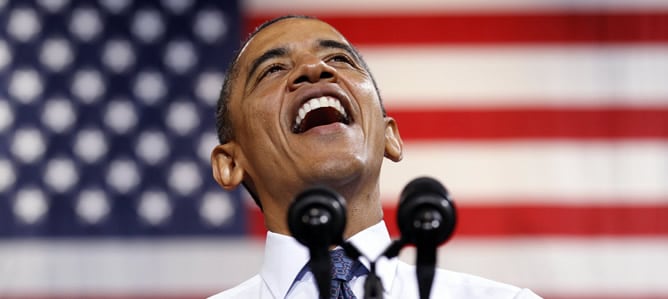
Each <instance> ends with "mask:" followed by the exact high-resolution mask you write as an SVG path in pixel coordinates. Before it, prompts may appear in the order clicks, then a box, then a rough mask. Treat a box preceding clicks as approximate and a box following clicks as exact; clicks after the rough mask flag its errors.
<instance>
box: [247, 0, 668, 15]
mask: <svg viewBox="0 0 668 299" xmlns="http://www.w3.org/2000/svg"><path fill="white" fill-rule="evenodd" d="M243 4H244V5H245V10H246V11H248V12H251V13H257V14H260V13H262V14H287V13H300V12H301V13H311V14H318V15H327V14H333V13H345V14H347V15H351V14H379V13H388V12H394V13H426V12H433V11H444V12H457V11H471V10H474V11H475V12H484V11H500V12H502V11H520V10H548V9H549V10H554V9H562V10H563V9H568V10H600V9H607V10H624V11H629V10H636V9H656V8H666V7H668V2H666V1H663V0H634V1H628V0H588V1H583V0H541V1H535V0H448V1H443V0H412V1H401V0H394V1H391V0H365V1H359V0H338V1H310V0H285V1H275V0H248V1H244V2H243Z"/></svg>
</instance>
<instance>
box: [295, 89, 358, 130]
mask: <svg viewBox="0 0 668 299" xmlns="http://www.w3.org/2000/svg"><path fill="white" fill-rule="evenodd" d="M324 107H332V108H334V109H336V110H338V111H339V113H341V115H343V117H348V115H347V114H346V110H345V109H343V106H341V102H339V100H338V99H336V98H332V97H326V96H323V97H319V98H312V99H310V100H308V101H306V103H304V104H303V105H302V106H301V107H300V108H299V113H298V114H297V118H296V119H295V124H296V125H297V126H299V125H300V124H301V123H302V120H304V117H305V116H306V114H308V113H309V112H311V111H313V110H315V109H318V108H324Z"/></svg>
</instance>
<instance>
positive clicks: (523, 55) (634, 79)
mask: <svg viewBox="0 0 668 299" xmlns="http://www.w3.org/2000/svg"><path fill="white" fill-rule="evenodd" d="M360 52H361V53H362V55H363V56H364V58H365V60H366V61H367V63H368V64H369V68H370V69H371V71H372V73H373V74H374V76H375V78H376V80H377V83H378V86H379V87H380V91H381V94H382V96H383V98H384V100H385V102H386V105H387V106H388V107H415V106H430V107H431V106H506V107H507V106H520V105H538V106H591V105H629V106H642V105H664V106H665V105H668V84H666V82H665V78H668V45H667V46H614V47H612V46H611V47H603V48H602V47H592V46H568V47H566V46H564V47H547V46H525V47H502V46H498V47H497V46H495V47H445V46H443V47H367V48H361V49H360Z"/></svg>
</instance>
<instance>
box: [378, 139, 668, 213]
mask: <svg viewBox="0 0 668 299" xmlns="http://www.w3.org/2000/svg"><path fill="white" fill-rule="evenodd" d="M423 175H427V176H432V177H435V178H437V179H439V180H440V181H441V182H442V183H443V184H444V185H445V186H446V187H447V188H448V189H449V190H450V192H451V194H452V195H453V197H454V198H455V200H458V201H462V202H467V203H484V202H495V201H496V202H497V203H513V202H523V201H526V200H531V202H533V203H535V202H536V201H537V200H545V201H548V202H552V203H554V202H553V201H555V200H556V199H558V200H559V201H560V203H568V204H596V203H600V204H608V203H613V202H614V203H618V204H620V203H628V204H642V203H658V202H662V203H665V201H666V200H668V184H666V182H668V142H661V141H624V142H567V141H563V142H559V141H527V142H521V141H517V142H465V143H457V142H436V141H434V142H411V143H407V144H405V148H404V160H403V161H401V162H399V163H393V162H391V161H389V160H386V161H385V163H384V164H383V170H382V171H381V194H382V195H383V196H382V197H383V198H384V199H385V200H391V201H392V202H395V200H396V197H395V196H396V195H398V194H400V192H401V189H402V188H403V186H405V185H406V184H407V183H408V182H409V181H410V180H412V179H414V178H416V177H418V176H423ZM388 203H389V202H388Z"/></svg>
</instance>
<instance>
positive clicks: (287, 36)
mask: <svg viewBox="0 0 668 299" xmlns="http://www.w3.org/2000/svg"><path fill="white" fill-rule="evenodd" d="M323 39H328V40H335V41H339V42H342V43H345V44H348V41H347V40H346V39H345V38H344V37H343V35H341V33H339V32H338V31H336V29H334V27H332V26H330V25H329V24H327V23H325V22H323V21H320V20H316V19H300V18H291V19H285V20H281V21H278V22H276V23H274V24H271V25H270V26H269V27H266V28H264V29H263V30H262V31H260V32H259V33H257V34H256V35H255V36H254V37H253V38H252V39H251V40H250V41H249V42H248V43H247V44H246V46H245V47H244V48H243V49H242V50H241V55H239V63H240V65H241V72H242V73H243V72H245V71H248V69H247V68H248V65H249V62H250V61H252V60H253V59H254V58H256V57H258V56H260V55H262V53H264V52H266V51H268V50H271V49H274V48H278V47H284V48H287V49H302V48H310V47H314V46H316V45H317V41H319V40H323Z"/></svg>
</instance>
